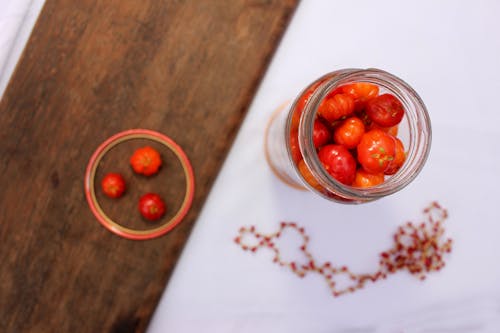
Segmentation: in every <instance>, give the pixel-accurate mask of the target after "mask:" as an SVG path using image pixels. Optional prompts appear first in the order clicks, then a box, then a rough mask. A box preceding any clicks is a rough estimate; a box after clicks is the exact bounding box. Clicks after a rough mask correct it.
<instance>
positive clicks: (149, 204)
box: [139, 193, 166, 221]
mask: <svg viewBox="0 0 500 333" xmlns="http://www.w3.org/2000/svg"><path fill="white" fill-rule="evenodd" d="M165 210H166V206H165V202H163V200H162V198H161V197H160V196H159V195H158V194H156V193H146V194H144V195H143V196H142V197H141V198H140V199H139V212H140V213H141V215H142V216H143V217H144V218H145V219H147V220H150V221H156V220H158V219H160V218H161V217H162V216H163V215H164V214H165Z"/></svg>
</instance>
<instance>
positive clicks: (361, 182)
mask: <svg viewBox="0 0 500 333" xmlns="http://www.w3.org/2000/svg"><path fill="white" fill-rule="evenodd" d="M383 182H384V174H383V173H369V172H367V171H366V170H364V169H363V168H360V169H358V170H357V171H356V178H355V179H354V183H352V186H354V187H361V188H367V187H372V186H375V185H378V184H382V183H383Z"/></svg>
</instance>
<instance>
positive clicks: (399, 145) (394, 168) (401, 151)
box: [384, 138, 406, 175]
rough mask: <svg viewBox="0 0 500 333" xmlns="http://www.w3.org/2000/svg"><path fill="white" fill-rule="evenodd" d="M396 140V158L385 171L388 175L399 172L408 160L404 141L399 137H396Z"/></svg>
mask: <svg viewBox="0 0 500 333" xmlns="http://www.w3.org/2000/svg"><path fill="white" fill-rule="evenodd" d="M394 141H395V142H396V155H395V156H394V160H393V161H392V162H391V163H390V164H389V167H388V168H387V170H385V171H384V173H385V174H386V175H393V174H395V173H396V172H398V170H399V169H400V168H401V167H402V166H403V163H404V162H405V160H406V153H405V147H404V145H403V142H401V140H399V139H398V138H394Z"/></svg>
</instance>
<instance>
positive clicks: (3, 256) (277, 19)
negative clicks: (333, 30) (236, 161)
mask: <svg viewBox="0 0 500 333" xmlns="http://www.w3.org/2000/svg"><path fill="white" fill-rule="evenodd" d="M296 5H297V0H275V1H272V0H260V1H259V0H231V1H217V0H213V1H195V0H193V1H159V0H156V1H154V0H141V1H135V0H78V1H76V0H47V2H46V4H45V6H44V8H43V10H42V13H41V15H40V17H39V19H38V21H37V24H36V26H35V28H34V31H33V33H32V35H31V38H30V40H29V42H28V44H27V47H26V49H25V50H24V53H23V56H22V58H21V60H20V62H19V64H18V66H17V68H16V71H15V73H14V75H13V77H12V79H11V82H10V84H9V86H8V88H7V90H6V92H5V94H4V96H3V98H2V100H1V102H0V126H1V131H0V156H1V160H0V184H1V188H0V208H1V210H0V262H1V266H0V318H1V320H0V332H136V331H138V332H139V331H144V330H145V328H146V327H147V324H148V321H149V319H150V316H151V314H152V312H153V310H154V308H155V306H156V304H157V302H158V300H159V298H160V296H161V293H162V291H163V289H164V287H165V285H166V283H167V281H168V278H169V276H170V274H171V272H172V269H173V267H174V265H175V263H176V260H177V258H178V257H179V254H180V252H181V250H182V248H183V245H184V243H185V241H186V239H187V237H188V235H189V233H190V230H191V229H192V226H193V224H194V222H195V220H196V217H197V216H198V213H199V212H200V209H201V207H202V205H203V202H204V200H205V197H206V196H207V194H208V192H209V189H210V187H211V185H212V183H213V181H214V178H215V176H216V175H217V172H218V170H219V168H220V166H221V163H222V162H223V160H224V158H225V156H226V153H227V151H228V149H229V147H230V145H231V143H232V140H233V138H234V136H235V134H236V132H237V130H238V128H239V125H240V123H241V121H242V118H243V116H244V114H245V112H246V110H247V107H248V105H249V102H250V100H251V98H252V97H253V94H254V92H255V90H256V87H257V85H258V83H259V81H260V79H261V77H262V75H263V72H264V70H265V68H266V65H267V64H268V62H269V60H270V58H271V56H272V54H273V51H274V49H275V47H276V45H277V43H278V41H279V39H280V37H281V35H282V33H283V31H284V28H285V26H286V24H287V22H288V20H289V18H290V16H291V14H292V12H293V10H294V8H295V6H296ZM129 128H148V129H152V130H157V131H160V132H162V133H164V134H167V135H168V136H170V137H171V138H172V139H174V140H175V141H176V142H178V143H179V144H180V145H181V146H182V147H183V148H184V150H185V151H186V153H187V155H188V156H189V158H190V159H191V161H192V164H193V168H194V171H195V178H196V186H197V187H196V193H195V200H194V203H193V206H192V208H191V210H190V212H189V213H188V216H187V217H186V219H185V220H184V221H183V222H182V223H181V224H180V225H179V226H178V227H176V228H175V229H174V230H173V231H172V232H171V233H169V234H168V235H166V236H164V237H161V238H158V239H155V240H151V241H130V240H126V239H122V238H120V237H118V236H116V235H114V234H112V233H110V232H108V231H107V230H105V229H104V228H103V227H101V226H100V225H99V224H98V223H97V221H96V220H95V218H94V217H93V215H92V214H91V212H90V210H89V209H88V207H87V203H86V201H85V196H84V191H83V175H84V171H85V167H86V163H87V161H88V159H89V157H90V156H91V154H92V152H93V151H94V150H95V149H96V147H97V146H98V145H99V144H100V143H101V142H102V141H103V140H105V139H106V138H108V137H109V136H111V135H113V134H115V133H117V132H119V131H122V130H125V129H129ZM124 154H125V153H124ZM126 158H127V157H126V156H124V159H126Z"/></svg>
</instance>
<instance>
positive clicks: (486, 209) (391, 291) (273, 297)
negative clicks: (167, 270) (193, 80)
mask: <svg viewBox="0 0 500 333" xmlns="http://www.w3.org/2000/svg"><path fill="white" fill-rule="evenodd" d="M498 17H500V2H498V1H495V0H491V1H452V0H447V1H444V0H440V1H432V0H426V1H411V2H409V1H397V0H382V1H369V0H363V1H360V0H354V1H326V0H325V1H320V0H312V1H311V0H307V1H302V2H301V4H300V6H299V8H298V10H297V12H296V14H295V16H294V18H293V20H292V22H291V25H290V26H289V28H288V30H287V32H286V34H285V37H284V39H283V41H282V43H281V45H280V47H279V49H278V51H277V53H276V54H275V57H274V58H273V61H272V64H271V66H270V68H269V70H268V72H267V74H266V76H265V78H264V80H263V82H262V84H261V86H260V88H259V90H258V93H257V95H256V97H255V99H254V101H253V103H252V105H251V108H250V110H249V113H248V115H247V117H246V119H245V121H244V123H243V125H242V128H241V130H240V132H239V134H238V137H237V140H236V142H235V144H234V145H233V147H232V149H231V151H230V154H229V156H228V158H227V160H226V161H225V164H224V167H223V169H222V171H221V172H220V174H219V176H218V178H217V180H216V183H215V185H214V187H213V189H212V191H211V193H210V196H209V198H208V200H207V202H206V204H205V206H204V209H203V211H202V213H201V215H200V218H199V220H198V221H197V224H196V226H195V228H194V230H193V233H192V235H191V237H190V239H189V241H188V243H187V246H186V247H185V249H184V252H183V254H182V256H181V259H180V261H179V263H178V265H177V267H176V269H175V272H174V274H173V276H172V278H171V280H170V282H169V284H168V286H167V288H166V290H165V293H164V295H163V298H162V300H161V302H160V304H159V307H158V308H157V311H156V313H155V316H154V318H153V321H152V323H151V325H150V329H149V333H157V332H158V333H160V332H273V333H276V332H286V333H291V332H354V331H355V332H402V331H404V332H500V325H499V317H500V310H499V300H500V283H499V282H500V263H499V261H498V254H499V253H500V242H499V241H498V236H499V234H500V213H499V210H498V208H497V205H498V195H497V189H498V188H499V185H500V181H499V177H498V176H497V175H498V171H499V170H500V154H499V153H500V148H499V146H498V142H499V141H500V131H499V130H498V123H497V122H500V115H499V114H500V113H499V111H498V105H497V103H496V101H495V100H496V96H498V91H500V80H499V79H498V78H500V61H499V59H500V38H498V32H499V31H500V21H499V20H498ZM349 67H357V68H367V67H377V68H381V69H385V70H387V71H389V72H392V73H394V74H396V75H398V76H400V77H401V78H403V79H405V80H406V81H407V82H408V83H410V84H411V85H412V86H413V87H414V88H415V89H416V90H417V91H418V92H419V94H420V95H421V97H422V98H423V100H424V101H425V103H426V105H427V107H428V109H429V111H430V115H431V119H432V124H433V130H434V136H433V144H432V149H431V155H430V158H429V160H428V163H427V165H426V166H425V168H424V170H423V172H422V173H421V174H420V175H419V177H418V178H417V179H416V180H415V182H414V183H412V184H411V185H410V186H409V187H407V188H406V189H404V190H403V191H402V192H400V193H397V194H395V195H393V196H391V197H387V198H384V199H381V200H379V201H377V202H375V203H370V204H365V205H362V206H344V205H340V204H335V203H331V202H327V201H326V200H323V199H320V198H317V197H315V196H314V195H313V194H310V193H302V192H298V191H295V190H292V189H290V188H288V187H286V186H285V185H283V184H281V183H280V182H279V181H278V180H277V179H276V178H275V177H274V176H273V174H272V173H271V172H270V170H269V168H268V166H267V165H266V162H265V159H264V155H263V150H262V141H263V133H264V127H265V125H266V122H267V121H268V118H269V115H270V114H271V112H272V111H273V110H274V108H276V107H277V106H278V105H280V104H281V103H282V102H283V101H284V100H286V99H289V98H291V97H294V96H295V94H297V93H298V92H299V91H300V89H301V88H302V87H304V86H305V85H306V84H307V83H309V82H310V81H312V80H313V79H315V78H316V77H318V76H320V75H322V74H324V73H326V72H328V71H331V70H335V69H339V68H349ZM431 200H438V201H439V202H440V203H441V204H442V205H444V206H445V207H446V208H448V210H449V213H450V218H449V220H448V221H447V223H446V228H447V231H448V235H449V236H451V237H452V238H453V239H454V241H455V243H454V250H453V252H452V254H451V256H450V257H449V260H448V262H447V266H446V267H445V269H444V270H443V271H442V272H440V273H437V274H431V275H429V277H428V278H427V280H426V281H425V282H420V281H418V280H417V279H415V278H414V277H412V276H409V274H407V273H404V272H401V273H398V274H396V275H393V276H390V277H389V278H388V279H387V280H385V281H382V282H378V283H376V284H373V285H368V286H367V287H366V288H365V289H364V290H361V291H358V292H356V293H354V294H352V295H347V296H342V297H339V298H333V297H331V296H330V293H329V290H328V288H327V286H326V284H325V283H324V281H323V280H321V279H320V278H319V277H318V276H314V275H309V276H307V277H306V278H305V279H300V278H298V277H296V276H295V275H293V274H291V272H290V271H288V270H287V269H284V268H280V267H279V266H277V265H275V264H273V263H272V262H271V257H272V256H271V253H270V252H269V251H268V252H265V251H262V250H261V251H259V252H257V253H256V254H255V255H252V254H250V253H248V252H243V251H242V250H241V249H239V248H238V247H237V246H236V245H235V244H234V243H233V241H232V240H233V238H234V237H235V236H236V234H237V230H238V228H239V227H240V226H242V225H250V224H254V225H256V226H257V227H258V228H259V229H260V230H264V231H274V230H276V228H277V226H278V222H279V221H281V220H291V221H297V222H299V223H300V224H302V225H304V226H305V227H306V229H307V231H308V232H309V234H310V236H311V245H310V248H311V250H312V251H313V253H314V254H315V255H316V257H317V259H319V260H320V261H326V260H331V261H334V262H337V263H338V264H346V265H348V266H350V267H351V268H353V269H354V270H356V271H359V272H364V271H372V270H374V268H375V266H376V265H377V255H378V253H379V252H381V251H382V250H385V249H386V248H388V247H390V246H391V239H390V236H391V235H392V233H393V232H394V229H395V228H396V226H397V225H399V224H401V223H404V222H406V221H407V220H419V219H420V218H421V209H422V208H424V207H425V206H426V205H427V204H428V203H429V202H430V201H431ZM167 237H168V236H167ZM294 253H295V252H293V251H291V253H290V254H289V255H290V256H291V255H293V254H294ZM463 304H493V305H491V306H489V307H485V306H471V307H470V308H471V309H470V311H455V312H451V315H450V313H449V312H446V313H442V314H441V313H440V311H441V312H442V311H445V310H447V309H454V308H456V307H460V306H461V305H463ZM426 309H431V310H426ZM425 311H427V312H432V313H434V314H435V316H434V317H436V318H438V319H439V322H437V321H438V320H436V318H434V319H433V320H428V318H427V317H428V316H427V317H426V316H425V315H420V313H425ZM448 311H451V310H448ZM467 313H470V315H467ZM411 317H415V318H416V320H417V321H418V320H421V321H422V322H423V321H424V320H425V321H430V323H429V324H428V325H430V326H427V327H425V326H423V323H420V325H417V324H418V323H415V320H413V321H410V320H405V318H411ZM440 318H441V319H440Z"/></svg>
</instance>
